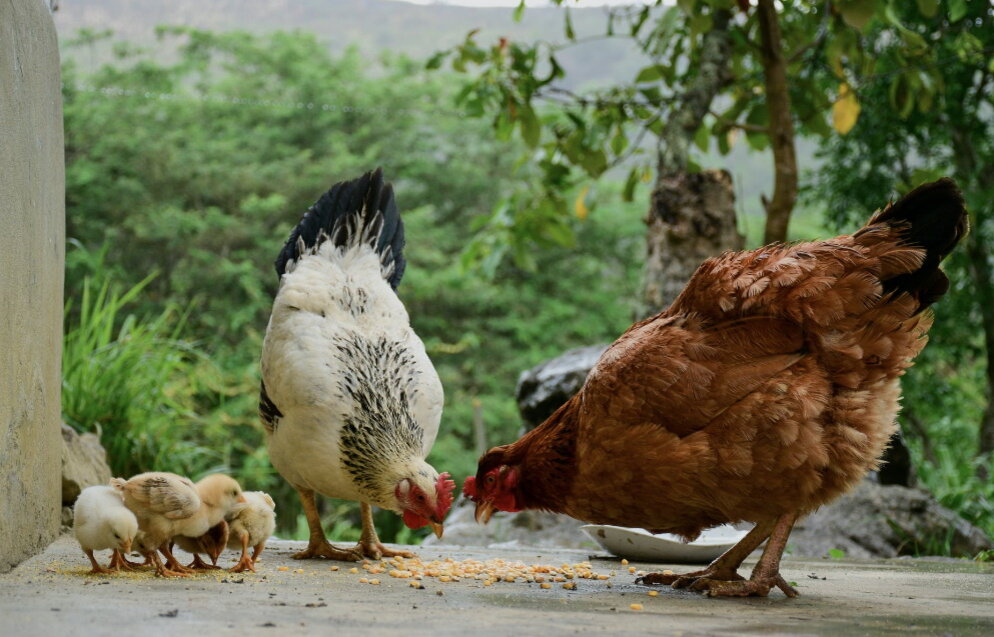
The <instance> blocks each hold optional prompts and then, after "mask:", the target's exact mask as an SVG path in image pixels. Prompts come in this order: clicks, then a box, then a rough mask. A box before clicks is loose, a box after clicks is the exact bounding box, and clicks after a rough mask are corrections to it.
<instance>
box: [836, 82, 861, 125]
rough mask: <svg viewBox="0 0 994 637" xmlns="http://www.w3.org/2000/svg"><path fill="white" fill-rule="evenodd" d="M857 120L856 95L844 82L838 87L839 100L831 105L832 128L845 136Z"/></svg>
mask: <svg viewBox="0 0 994 637" xmlns="http://www.w3.org/2000/svg"><path fill="white" fill-rule="evenodd" d="M858 119H859V100H858V99H856V93H855V92H853V90H852V87H851V86H849V84H847V83H846V82H843V83H842V84H841V85H839V98H838V99H837V100H835V104H832V126H833V127H835V130H837V131H839V134H840V135H845V134H846V133H848V132H849V131H851V130H852V127H853V126H855V125H856V120H858Z"/></svg>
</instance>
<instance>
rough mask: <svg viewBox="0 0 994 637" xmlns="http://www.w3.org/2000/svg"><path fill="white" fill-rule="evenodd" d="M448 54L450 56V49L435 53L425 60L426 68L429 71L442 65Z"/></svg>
mask: <svg viewBox="0 0 994 637" xmlns="http://www.w3.org/2000/svg"><path fill="white" fill-rule="evenodd" d="M448 56H449V52H448V51H439V52H438V53H436V54H435V55H433V56H431V57H430V58H428V61H427V62H425V68H426V69H428V70H429V71H433V70H435V69H437V68H439V67H441V66H442V62H444V61H445V58H447V57H448Z"/></svg>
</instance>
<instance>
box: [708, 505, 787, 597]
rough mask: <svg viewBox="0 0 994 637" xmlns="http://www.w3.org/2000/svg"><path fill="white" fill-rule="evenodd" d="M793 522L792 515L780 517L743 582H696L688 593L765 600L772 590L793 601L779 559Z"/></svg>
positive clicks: (785, 545)
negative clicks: (774, 588)
mask: <svg viewBox="0 0 994 637" xmlns="http://www.w3.org/2000/svg"><path fill="white" fill-rule="evenodd" d="M795 521H797V514H796V513H787V514H785V515H781V516H780V518H779V519H777V521H776V525H775V526H774V527H773V533H771V534H770V539H769V540H768V541H767V542H766V547H765V548H764V549H763V555H762V557H760V558H759V562H757V563H756V566H755V568H753V569H752V575H751V576H750V577H749V579H747V580H741V581H737V582H728V581H718V580H703V579H702V580H698V581H697V582H694V583H693V584H691V586H690V588H691V589H692V590H699V591H707V593H708V596H710V597H749V596H753V595H754V596H758V597H766V596H767V595H769V593H770V589H772V588H773V587H774V586H776V587H777V588H779V589H780V590H781V591H783V594H784V595H786V596H787V597H797V591H796V590H794V587H793V586H791V585H790V584H788V583H787V580H785V579H784V578H783V577H782V576H781V575H780V557H781V556H782V555H783V550H784V548H786V547H787V538H788V537H790V530H791V528H793V526H794V522H795Z"/></svg>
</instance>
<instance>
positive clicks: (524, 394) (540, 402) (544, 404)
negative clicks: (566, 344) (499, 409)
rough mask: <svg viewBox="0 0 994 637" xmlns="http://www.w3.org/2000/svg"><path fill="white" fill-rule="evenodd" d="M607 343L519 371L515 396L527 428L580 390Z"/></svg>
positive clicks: (543, 418)
mask: <svg viewBox="0 0 994 637" xmlns="http://www.w3.org/2000/svg"><path fill="white" fill-rule="evenodd" d="M607 347H608V346H607V345H606V344H604V345H590V346H588V347H580V348H577V349H571V350H569V351H568V352H566V353H565V354H561V355H559V356H557V357H555V358H553V359H550V360H547V361H545V362H544V363H542V364H540V365H537V366H535V367H533V368H531V369H529V370H526V371H523V372H521V376H519V377H518V387H517V389H516V390H515V397H516V398H517V401H518V411H519V412H520V413H521V418H522V419H523V420H524V421H525V427H526V428H527V429H533V428H534V427H537V426H538V425H540V424H542V421H544V420H545V419H546V418H548V417H549V416H550V415H552V412H554V411H555V410H556V409H558V408H559V407H560V406H562V404H563V403H565V402H566V401H567V400H569V399H570V398H571V397H572V396H573V394H575V393H576V392H577V391H579V390H580V387H582V386H583V383H584V381H585V380H587V374H588V373H590V369H591V368H592V367H593V366H594V364H595V363H596V362H597V359H598V358H600V357H601V354H603V353H604V350H606V349H607Z"/></svg>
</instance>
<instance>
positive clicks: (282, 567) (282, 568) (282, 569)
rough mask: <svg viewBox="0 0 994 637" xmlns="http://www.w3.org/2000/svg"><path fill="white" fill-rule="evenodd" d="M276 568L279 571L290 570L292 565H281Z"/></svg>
mask: <svg viewBox="0 0 994 637" xmlns="http://www.w3.org/2000/svg"><path fill="white" fill-rule="evenodd" d="M276 570H277V571H289V570H290V567H289V566H280V567H279V568H277V569H276Z"/></svg>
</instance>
